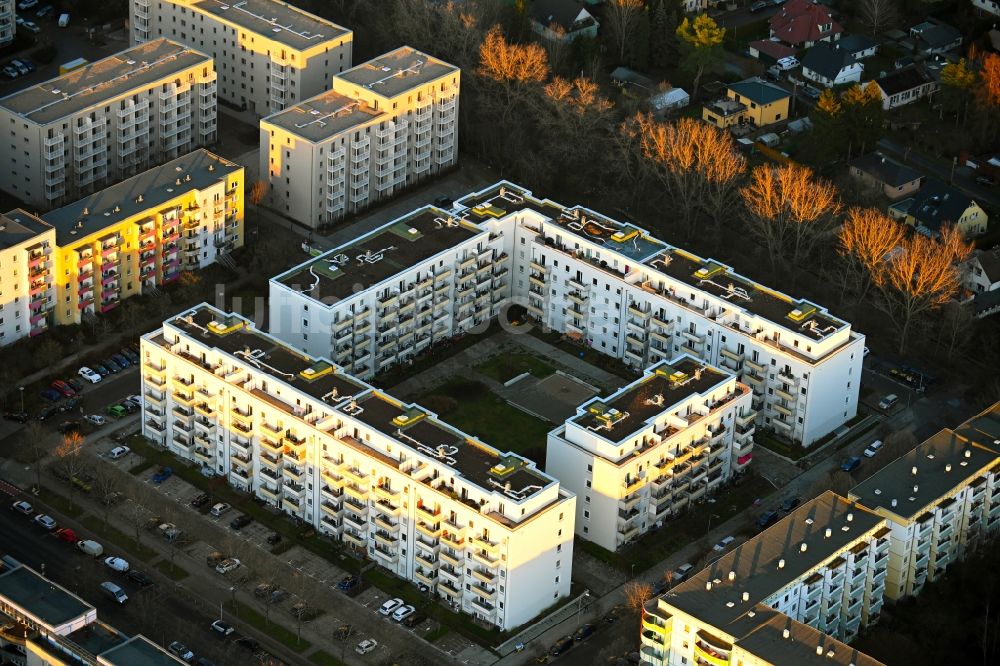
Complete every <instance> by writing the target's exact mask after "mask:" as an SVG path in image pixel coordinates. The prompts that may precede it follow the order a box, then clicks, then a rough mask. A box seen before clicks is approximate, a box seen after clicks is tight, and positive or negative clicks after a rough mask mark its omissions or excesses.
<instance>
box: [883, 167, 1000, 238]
mask: <svg viewBox="0 0 1000 666" xmlns="http://www.w3.org/2000/svg"><path fill="white" fill-rule="evenodd" d="M889 215H890V216H891V217H893V218H894V219H897V220H899V221H901V222H904V223H906V224H909V225H910V226H912V227H915V228H916V230H917V232H918V233H921V234H924V235H925V236H930V237H932V238H933V237H936V236H937V235H938V234H940V233H941V230H942V229H944V228H945V227H947V226H957V227H958V228H959V229H960V230H961V231H962V233H963V234H965V236H966V237H970V236H976V235H978V234H981V233H983V232H984V231H986V225H987V223H988V222H989V216H988V215H987V214H986V211H984V210H983V209H982V207H981V206H980V205H979V204H978V203H976V201H975V200H974V199H972V198H971V197H970V196H969V195H967V194H965V193H964V192H962V191H961V190H958V189H956V188H954V187H952V186H951V185H948V184H946V183H943V182H941V181H940V180H938V179H936V178H928V179H927V181H926V182H925V183H924V186H923V187H921V188H920V189H919V190H918V191H917V192H916V194H914V195H913V196H912V197H910V198H909V199H904V200H902V201H898V202H896V203H894V204H892V205H891V206H889Z"/></svg>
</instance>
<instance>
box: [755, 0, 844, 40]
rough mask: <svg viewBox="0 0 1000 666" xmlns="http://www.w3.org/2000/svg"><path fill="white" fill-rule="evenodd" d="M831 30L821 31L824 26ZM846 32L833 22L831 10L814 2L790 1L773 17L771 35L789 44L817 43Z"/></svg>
mask: <svg viewBox="0 0 1000 666" xmlns="http://www.w3.org/2000/svg"><path fill="white" fill-rule="evenodd" d="M826 24H829V25H830V29H829V30H825V31H824V30H820V26H822V25H826ZM842 32H844V28H843V27H842V26H841V25H840V24H839V23H837V22H836V21H834V20H833V16H831V15H830V10H829V8H827V7H825V6H824V5H821V4H818V3H817V2H815V1H814V0H788V2H787V3H786V4H785V5H784V7H782V8H781V11H780V12H778V13H777V14H775V15H774V16H772V17H771V34H772V35H773V36H775V37H777V38H778V39H780V40H781V41H783V42H786V43H788V44H802V43H804V42H817V41H819V40H821V39H823V38H825V37H830V36H831V35H836V34H840V33H842Z"/></svg>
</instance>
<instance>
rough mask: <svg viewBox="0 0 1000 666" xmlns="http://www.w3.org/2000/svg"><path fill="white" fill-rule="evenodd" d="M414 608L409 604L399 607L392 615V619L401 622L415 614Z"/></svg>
mask: <svg viewBox="0 0 1000 666" xmlns="http://www.w3.org/2000/svg"><path fill="white" fill-rule="evenodd" d="M416 610H417V609H416V608H414V607H413V606H410V605H409V604H407V605H405V606H400V607H399V608H397V609H396V610H395V611H393V613H392V619H393V620H395V621H396V622H402V621H403V620H405V619H406V618H408V617H410V616H411V615H413V614H414V613H415V612H416Z"/></svg>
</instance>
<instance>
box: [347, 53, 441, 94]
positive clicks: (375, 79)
mask: <svg viewBox="0 0 1000 666" xmlns="http://www.w3.org/2000/svg"><path fill="white" fill-rule="evenodd" d="M457 71H458V67H455V66H454V65H450V64H448V63H446V62H445V61H443V60H438V59H437V58H435V57H434V56H431V55H427V54H426V53H424V52H422V51H418V50H416V49H415V48H413V47H410V46H401V47H399V48H398V49H395V50H394V51H389V52H388V53H384V54H382V55H380V56H378V57H377V58H372V59H371V60H369V61H368V62H365V63H362V64H360V65H357V66H355V67H352V68H351V69H348V70H347V71H344V72H341V73H340V74H337V75H336V76H334V86H336V80H337V79H342V80H344V81H347V82H348V83H353V84H355V85H358V86H361V87H362V88H365V89H367V90H369V91H371V92H373V93H375V94H377V95H380V96H382V97H396V96H397V95H401V94H402V93H405V92H406V91H407V90H412V89H413V88H419V87H420V86H424V85H427V84H428V83H430V82H431V81H434V80H435V79H438V78H440V77H442V76H445V75H446V74H451V73H452V72H457Z"/></svg>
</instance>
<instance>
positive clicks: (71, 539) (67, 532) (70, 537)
mask: <svg viewBox="0 0 1000 666" xmlns="http://www.w3.org/2000/svg"><path fill="white" fill-rule="evenodd" d="M56 538H58V539H61V540H62V541H66V542H68V543H76V542H77V541H78V540H79V539H77V538H76V532H74V531H73V530H71V529H69V528H68V527H64V528H62V529H60V530H56Z"/></svg>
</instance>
